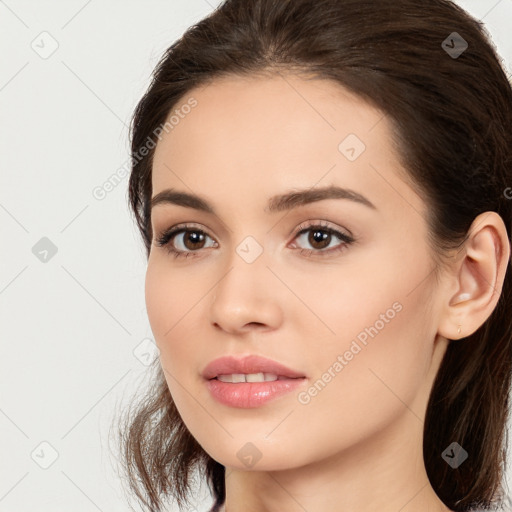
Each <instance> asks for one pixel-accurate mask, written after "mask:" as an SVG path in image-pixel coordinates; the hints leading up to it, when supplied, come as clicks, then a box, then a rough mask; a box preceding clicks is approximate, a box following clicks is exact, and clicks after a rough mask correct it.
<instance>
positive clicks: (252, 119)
mask: <svg viewBox="0 0 512 512" xmlns="http://www.w3.org/2000/svg"><path fill="white" fill-rule="evenodd" d="M190 97H193V98H194V99H195V102H194V101H192V102H190V101H189V105H190V104H193V105H195V106H194V107H193V108H182V109H180V105H182V106H183V105H185V104H186V103H187V101H188V100H190ZM196 102H197V103H196ZM180 105H177V106H176V109H175V110H178V114H180V115H177V114H176V112H174V111H173V113H174V115H175V116H176V117H175V118H173V121H172V123H171V124H172V129H169V126H170V125H168V129H167V132H166V131H164V132H163V133H162V137H161V140H160V141H159V142H158V145H157V147H156V149H155V155H154V161H153V177H152V183H153V194H152V197H155V196H157V195H158V194H160V193H161V192H163V191H165V190H169V189H172V191H173V192H180V193H183V194H190V195H194V196H198V197H200V198H201V199H202V200H203V201H204V202H205V203H207V204H208V205H209V206H210V207H211V210H212V211H213V213H212V211H205V210H203V209H198V208H195V207H193V205H192V204H191V203H190V202H189V203H188V204H189V206H186V205H184V204H183V203H182V204H176V203H175V202H172V201H171V197H170V196H169V195H168V197H167V200H161V201H159V202H158V204H155V205H154V207H153V209H152V229H153V244H152V247H151V253H150V256H149V262H148V268H147V275H146V303H147V312H148V317H149V321H150V324H151V328H152V331H153V334H154V336H155V340H156V343H157V345H158V347H159V349H160V361H161V365H162V367H163V369H164V373H165V377H166V380H167V383H168V386H169V390H170V392H171V394H172V397H173V400H174V402H175V403H176V407H177V408H178V411H179V413H180V415H181V417H182V419H183V421H184V423H185V424H186V426H187V428H188V429H189V430H190V432H191V433H192V435H193V436H194V437H195V438H196V439H197V441H198V442H199V444H200V445H201V446H202V447H203V448H204V449H205V451H206V452H208V453H209V455H210V456H211V457H213V458H214V459H216V460H217V461H219V462H220V463H222V464H224V465H226V466H230V467H237V468H243V469H248V468H252V467H254V468H255V469H264V470H270V469H284V468H293V467H298V466H302V465H305V464H308V463H312V462H315V461H320V460H323V459H326V458H327V457H332V456H335V455H337V454H340V455H341V454H344V455H345V456H348V455H349V454H350V453H356V452H357V453H359V456H360V455H361V450H367V451H368V455H369V456H371V454H372V453H375V451H374V450H375V448H376V447H377V448H378V446H379V445H380V444H382V443H385V442H386V440H388V441H389V440H390V439H400V437H398V436H401V435H403V434H404V433H405V431H406V433H407V436H408V438H411V436H412V437H414V436H417V437H419V438H421V432H422V428H423V419H424V413H425V406H426V402H427V399H428V394H429V392H430V388H431V385H432V382H433V378H434V376H435V373H436V371H437V368H438V365H439V362H440V360H441V356H442V354H443V353H444V350H445V348H446V340H445V339H444V338H440V337H438V336H436V333H437V323H438V319H439V318H440V311H441V301H440V288H439V286H440V285H436V280H435V277H434V273H433V268H434V263H433V261H432V258H431V256H430V252H429V247H428V245H427V226H426V221H425V218H426V214H425V212H426V206H425V204H424V202H423V200H422V199H421V198H420V197H419V196H418V195H417V194H416V193H415V192H413V190H412V189H411V188H410V187H409V186H408V185H407V184H406V183H405V182H404V181H403V180H402V179H401V178H400V176H399V170H400V169H401V167H400V164H399V162H398V157H397V155H396V154H395V152H394V150H393V148H392V146H391V140H390V132H389V125H388V122H387V118H386V117H384V116H383V114H382V113H381V112H379V111H377V110H375V109H374V108H372V107H370V106H369V105H368V104H366V103H364V102H363V101H362V100H361V99H359V98H358V97H356V96H353V95H352V94H350V93H348V92H347V91H346V90H345V89H343V88H341V87H340V86H339V85H337V84H335V83H333V82H330V81H325V80H305V79H304V78H299V77H297V76H292V75H283V76H276V77H273V78H260V77H258V78H257V77H252V78H240V77H236V78H235V77H233V78H223V79H220V80H217V81H215V82H214V83H212V84H211V85H209V86H207V87H205V88H200V89H196V90H194V91H192V92H191V94H190V95H189V97H187V98H185V99H184V100H183V101H182V102H181V103H180ZM177 120H179V121H177ZM328 187H339V188H340V189H346V190H348V191H350V192H349V193H345V197H342V195H343V194H338V196H336V195H335V194H333V195H331V196H330V197H328V198H325V197H323V196H321V195H317V196H316V197H315V196H314V195H313V196H311V195H310V194H311V193H312V192H315V191H321V190H324V189H327V188H328ZM291 193H297V194H302V193H305V194H306V195H304V196H302V195H296V196H292V199H291V200H289V201H282V202H281V203H280V202H279V201H278V200H276V199H275V198H276V197H278V196H284V195H287V194H291ZM160 197H163V196H162V195H160ZM182 197H183V196H182ZM301 197H302V198H303V199H306V200H298V199H300V198H301ZM273 198H274V199H273ZM308 198H309V200H308ZM314 199H316V200H314ZM178 202H179V201H178ZM279 204H281V207H277V205H279ZM178 225H179V227H183V225H187V227H188V230H189V231H186V232H181V233H178V234H177V235H175V236H174V237H169V236H168V237H167V246H159V245H158V244H157V242H156V240H157V239H159V238H161V237H162V235H163V234H165V232H167V231H168V230H169V229H170V228H173V227H175V226H178ZM308 228H309V230H308ZM328 230H332V232H329V231H328ZM171 248H174V249H175V250H177V251H180V252H181V254H180V256H179V257H175V255H174V254H173V253H171V252H170V249H171ZM246 355H259V356H263V357H265V358H269V359H271V360H274V361H277V362H279V363H281V364H283V365H285V366H286V367H288V368H290V369H292V370H294V371H295V372H297V374H299V375H301V376H304V378H302V379H300V380H295V381H286V382H287V384H290V383H293V386H291V390H289V391H288V392H286V393H284V394H280V395H274V396H272V399H271V400H266V401H265V400H263V401H261V402H258V401H257V400H256V398H257V397H256V398H254V397H253V398H252V400H253V401H250V399H247V400H248V401H244V400H246V399H245V398H243V397H245V396H246V395H245V393H248V394H249V395H250V389H252V390H253V391H254V390H257V389H263V390H264V391H263V394H265V390H268V389H270V388H271V387H272V383H267V384H259V385H255V384H251V383H247V382H246V383H224V384H223V383H222V382H220V381H219V380H218V379H217V381H216V386H218V387H223V389H224V390H225V391H224V392H225V393H227V396H228V398H229V397H231V398H230V400H233V402H232V403H226V402H221V401H219V400H218V399H217V398H215V396H214V395H213V394H212V393H211V392H210V390H209V384H207V383H208V380H207V379H205V377H204V376H203V375H202V374H203V371H204V369H205V368H206V366H207V365H208V364H209V363H210V362H211V361H213V360H214V359H217V358H219V357H222V356H234V357H235V358H237V359H239V358H242V357H243V356H246ZM255 373H256V372H255ZM267 373H272V372H267ZM210 384H211V383H210ZM281 385H282V383H281ZM285 385H286V384H285ZM227 386H231V388H227ZM233 386H236V387H237V388H238V389H239V390H240V389H242V387H243V389H244V390H243V391H240V396H239V398H238V401H237V400H236V396H234V395H237V393H238V392H233V391H232V390H234V389H235V388H234V387H233ZM251 386H252V388H251ZM226 390H227V391H226ZM224 396H226V395H224ZM260 396H261V395H260ZM240 397H242V398H240ZM402 441H403V438H402V439H401V442H402ZM417 444H418V443H417ZM354 448H357V450H356V451H354ZM420 449H421V446H420Z"/></svg>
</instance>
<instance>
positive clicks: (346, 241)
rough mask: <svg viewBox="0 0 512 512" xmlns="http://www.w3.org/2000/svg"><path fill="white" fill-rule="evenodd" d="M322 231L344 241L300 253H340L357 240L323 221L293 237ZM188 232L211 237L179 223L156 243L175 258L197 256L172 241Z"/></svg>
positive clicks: (301, 250) (307, 227)
mask: <svg viewBox="0 0 512 512" xmlns="http://www.w3.org/2000/svg"><path fill="white" fill-rule="evenodd" d="M313 230H316V231H322V232H324V233H327V234H330V235H334V236H335V237H336V238H339V239H340V240H341V241H342V243H340V244H339V245H338V246H337V247H335V248H331V249H299V251H300V254H301V255H302V254H304V253H307V256H308V257H309V256H310V255H311V254H312V253H317V254H316V255H315V257H316V256H317V255H318V256H321V257H324V254H332V253H339V252H341V251H343V250H345V249H347V248H348V246H349V245H350V244H352V243H353V242H355V239H354V238H353V237H352V236H351V235H348V234H346V233H342V232H340V231H338V230H336V229H334V228H332V227H330V226H329V225H328V224H326V223H322V222H321V221H320V222H318V223H306V224H301V225H300V226H299V227H298V228H297V230H296V232H295V234H294V237H293V240H295V239H296V238H298V237H299V236H301V235H303V234H304V233H307V232H308V231H313ZM186 232H192V233H201V234H203V235H206V236H208V237H209V238H211V237H210V236H209V235H208V234H207V233H206V232H205V231H204V230H202V229H200V228H196V227H195V226H193V225H191V224H179V225H178V226H175V227H173V228H170V229H168V230H167V231H164V232H163V233H162V234H161V235H160V236H159V237H157V238H156V240H155V241H156V244H157V245H158V246H159V247H166V248H167V250H168V252H169V253H170V254H172V255H173V256H174V257H175V258H188V257H190V256H191V257H196V256H195V255H194V256H192V255H193V254H194V253H195V252H199V251H200V250H197V251H181V250H178V249H175V248H174V247H173V246H172V244H171V243H170V242H171V240H173V238H174V237H176V236H177V235H180V234H182V233H186Z"/></svg>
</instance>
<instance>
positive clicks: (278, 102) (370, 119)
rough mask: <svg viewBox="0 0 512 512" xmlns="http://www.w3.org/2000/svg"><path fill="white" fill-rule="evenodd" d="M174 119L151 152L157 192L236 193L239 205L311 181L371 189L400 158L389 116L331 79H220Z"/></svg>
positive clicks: (198, 93) (188, 100)
mask: <svg viewBox="0 0 512 512" xmlns="http://www.w3.org/2000/svg"><path fill="white" fill-rule="evenodd" d="M191 100H192V101H193V103H191ZM186 104H194V105H195V106H194V107H193V108H183V106H184V105H186ZM180 109H182V110H180ZM171 116H174V117H173V123H172V129H170V130H169V131H168V133H167V132H163V133H162V138H161V140H160V141H159V142H158V144H157V147H156V149H155V155H154V158H153V174H152V183H153V195H155V194H156V193H158V192H159V191H161V190H163V189H165V188H171V187H177V188H180V189H181V190H183V189H184V188H190V189H192V190H193V191H195V192H198V193H204V194H207V193H208V191H210V190H212V191H215V194H216V195H220V196H221V197H224V196H225V198H224V199H225V201H227V202H229V200H230V199H231V200H233V198H232V192H233V191H236V192H237V195H238V196H240V202H241V204H242V203H243V201H244V200H248V201H250V200H251V199H252V198H253V197H254V196H255V195H256V194H259V193H261V194H262V195H265V196H270V195H272V194H273V193H274V192H275V190H276V189H280V190H286V189H290V188H293V187H298V188H303V187H312V186H314V185H315V184H317V183H318V184H319V185H328V184H331V183H337V184H340V185H342V186H345V187H348V188H352V189H359V190H360V189H362V188H363V189H369V190H372V189H375V188H376V187H379V186H380V187H382V185H383V181H382V174H388V173H389V170H390V169H392V168H395V169H396V167H397V165H398V159H397V156H396V155H395V154H394V151H393V146H392V144H391V139H390V130H389V125H388V120H387V118H386V116H385V115H384V114H383V113H382V112H381V111H380V110H378V109H376V108H375V107H373V106H371V105H370V104H368V103H367V102H365V101H364V100H362V99H361V98H359V97H358V96H356V95H354V94H353V93H351V92H350V91H348V90H346V89H345V88H343V87H341V86H340V85H339V84H337V83H335V82H333V81H330V80H323V79H311V78H307V79H306V78H305V77H300V76H296V75H292V74H276V75H275V76H270V77H268V76H267V77H263V76H254V77H238V76H236V77H232V76H230V77H223V78H220V79H216V80H214V81H213V82H211V83H210V84H208V85H206V86H204V87H199V88H196V89H193V90H191V91H190V92H189V94H187V95H186V96H185V97H184V98H183V99H182V100H181V101H180V102H179V103H178V104H176V105H175V107H174V109H173V111H172V112H171V113H170V114H169V116H168V119H170V118H171ZM372 166H373V168H372ZM379 174H380V175H381V177H378V176H379ZM389 179H391V180H394V179H395V177H393V176H389ZM403 185H404V184H403V183H402V184H401V185H400V184H397V186H403ZM220 200H222V199H220Z"/></svg>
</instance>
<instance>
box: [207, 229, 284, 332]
mask: <svg viewBox="0 0 512 512" xmlns="http://www.w3.org/2000/svg"><path fill="white" fill-rule="evenodd" d="M224 263H225V269H226V272H225V273H224V274H223V277H222V278H221V279H220V281H219V282H218V283H217V285H216V286H215V289H214V290H213V301H212V321H213V322H215V323H217V324H218V325H219V326H221V327H223V328H224V329H225V330H236V329H237V328H242V327H243V326H244V325H246V324H248V323H260V324H267V325H272V326H274V327H275V324H276V322H278V321H279V317H280V306H279V304H278V301H277V297H276V295H275V293H272V290H273V286H274V285H275V282H274V281H275V277H274V276H273V274H272V272H270V270H269V269H268V268H267V265H268V263H269V262H268V258H267V254H266V252H265V249H264V247H263V244H262V243H260V242H259V241H258V240H256V238H255V237H253V236H251V235H248V236H245V238H243V239H242V241H241V242H240V243H238V244H237V245H234V246H233V249H232V252H231V253H230V254H229V255H227V256H226V259H225V262H224Z"/></svg>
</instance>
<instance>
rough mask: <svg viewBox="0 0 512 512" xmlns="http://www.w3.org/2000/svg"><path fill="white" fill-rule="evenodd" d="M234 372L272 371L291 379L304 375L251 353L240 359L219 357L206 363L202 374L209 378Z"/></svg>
mask: <svg viewBox="0 0 512 512" xmlns="http://www.w3.org/2000/svg"><path fill="white" fill-rule="evenodd" d="M233 373H245V374H248V373H272V374H275V375H277V376H278V377H288V378H291V379H296V378H300V377H304V375H303V374H301V373H300V372H297V371H295V370H292V369H290V368H287V367H286V366H284V365H283V364H281V363H278V362H277V361H273V360H272V359H267V358H266V357H262V356H258V355H249V356H245V357H242V358H238V359H237V358H235V357H233V356H226V357H219V358H218V359H214V360H213V361H211V362H210V363H209V364H208V365H206V367H205V369H204V370H203V373H202V375H203V377H204V378H205V379H208V380H209V379H214V378H215V377H217V376H218V375H231V374H233Z"/></svg>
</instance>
